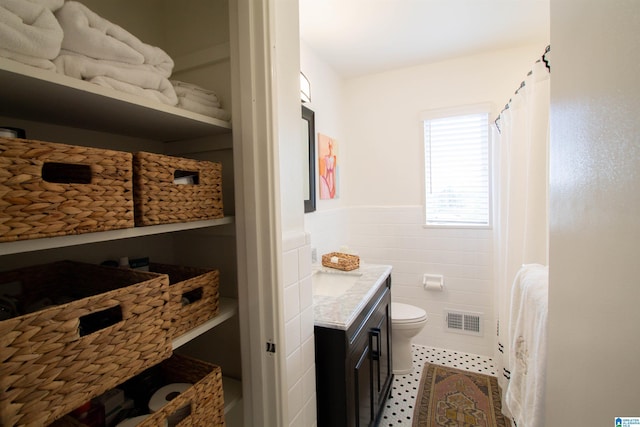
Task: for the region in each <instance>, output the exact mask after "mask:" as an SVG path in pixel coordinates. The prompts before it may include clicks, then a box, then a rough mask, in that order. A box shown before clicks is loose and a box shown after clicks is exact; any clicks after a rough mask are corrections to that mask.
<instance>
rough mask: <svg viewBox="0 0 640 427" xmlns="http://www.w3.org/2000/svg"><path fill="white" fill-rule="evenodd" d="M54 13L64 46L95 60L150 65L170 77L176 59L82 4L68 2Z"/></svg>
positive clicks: (164, 75)
mask: <svg viewBox="0 0 640 427" xmlns="http://www.w3.org/2000/svg"><path fill="white" fill-rule="evenodd" d="M55 15H56V18H58V21H59V22H60V25H61V26H62V29H63V30H64V39H63V40H62V47H63V48H64V49H67V50H70V51H72V52H76V53H79V54H82V55H85V56H88V57H90V58H94V59H101V60H102V59H104V60H109V61H116V62H124V63H127V64H132V65H141V64H148V65H151V66H153V68H154V69H155V70H156V72H158V73H159V74H160V75H162V76H163V77H167V78H168V77H169V76H170V75H171V72H172V71H173V65H174V62H173V59H171V57H170V56H169V55H168V54H167V53H166V52H165V51H163V50H162V49H160V48H159V47H155V46H151V45H148V44H146V43H144V42H142V41H141V40H140V39H138V38H137V37H136V36H134V35H133V34H131V33H130V32H128V31H127V30H125V29H124V28H122V27H120V26H119V25H117V24H114V23H112V22H110V21H108V20H106V19H104V18H102V17H101V16H99V15H98V14H97V13H95V12H93V11H92V10H90V9H89V8H88V7H86V6H85V5H83V4H81V3H78V2H76V1H67V2H65V4H64V6H62V8H60V9H59V10H58V11H57V12H56V14H55Z"/></svg>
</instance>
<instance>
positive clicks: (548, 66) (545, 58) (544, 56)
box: [493, 45, 551, 133]
mask: <svg viewBox="0 0 640 427" xmlns="http://www.w3.org/2000/svg"><path fill="white" fill-rule="evenodd" d="M550 53H551V45H547V47H546V48H545V50H544V53H543V54H542V56H541V57H540V58H539V59H538V60H537V61H536V64H537V63H538V62H544V66H545V68H546V69H547V70H548V72H549V73H551V63H550V58H549V56H550ZM531 74H533V70H529V72H528V73H527V76H530V75H531ZM525 86H526V83H525V82H524V80H523V81H522V82H521V83H520V87H518V89H516V91H515V93H514V95H517V94H518V92H520V89H522V88H523V87H525ZM512 99H513V98H512ZM512 99H509V102H507V103H506V104H505V106H504V108H503V109H502V110H501V111H500V114H498V117H496V119H495V120H494V122H493V123H494V124H495V125H496V128H497V129H498V132H499V133H501V132H502V131H501V129H500V117H501V116H502V113H504V112H505V111H506V110H508V109H509V106H510V105H511V101H512Z"/></svg>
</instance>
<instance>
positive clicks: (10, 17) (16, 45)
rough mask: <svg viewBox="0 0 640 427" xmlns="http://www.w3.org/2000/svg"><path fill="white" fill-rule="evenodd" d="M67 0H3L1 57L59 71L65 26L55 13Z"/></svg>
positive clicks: (0, 22)
mask: <svg viewBox="0 0 640 427" xmlns="http://www.w3.org/2000/svg"><path fill="white" fill-rule="evenodd" d="M63 4H64V0H0V56H3V57H5V58H10V59H13V60H14V61H18V62H22V63H24V64H28V65H32V66H34V67H39V68H44V69H47V70H55V68H56V67H55V65H54V64H53V62H51V61H52V60H53V59H54V58H56V57H57V56H58V54H59V53H60V46H61V45H62V37H63V33H62V28H61V27H60V24H59V23H58V20H57V19H56V17H55V16H54V14H53V13H54V12H55V11H56V10H58V9H60V8H61V7H62V5H63Z"/></svg>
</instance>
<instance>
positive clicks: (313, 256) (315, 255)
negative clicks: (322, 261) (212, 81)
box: [311, 248, 318, 264]
mask: <svg viewBox="0 0 640 427" xmlns="http://www.w3.org/2000/svg"><path fill="white" fill-rule="evenodd" d="M316 262H318V248H311V264H315V263H316Z"/></svg>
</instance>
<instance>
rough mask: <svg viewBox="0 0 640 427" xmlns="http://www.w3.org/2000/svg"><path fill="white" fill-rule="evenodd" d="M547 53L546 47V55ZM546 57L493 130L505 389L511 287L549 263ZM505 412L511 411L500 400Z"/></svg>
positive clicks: (501, 374) (504, 385)
mask: <svg viewBox="0 0 640 427" xmlns="http://www.w3.org/2000/svg"><path fill="white" fill-rule="evenodd" d="M548 52H549V49H548V48H547V53H546V54H545V55H548ZM547 59H548V57H543V58H542V59H541V60H539V61H538V62H536V63H535V64H534V67H533V69H532V70H531V72H530V73H529V75H527V77H526V79H525V80H524V82H523V84H522V85H521V87H520V89H518V91H517V92H516V94H515V95H514V97H513V98H512V99H511V100H510V101H509V104H507V108H505V110H503V112H502V113H501V114H500V117H498V119H497V120H496V122H495V126H493V136H494V141H496V144H495V149H494V155H495V163H494V164H495V166H496V168H495V175H494V176H495V186H494V188H495V194H496V195H497V196H496V222H495V224H496V226H495V248H496V256H495V259H496V265H495V277H496V286H497V290H496V307H497V310H496V315H497V317H498V322H499V327H498V351H497V352H496V359H497V360H496V362H497V366H498V370H499V372H498V382H499V384H500V386H501V388H502V391H503V396H504V391H505V390H506V388H507V385H508V381H509V380H508V378H509V374H510V370H511V369H510V366H511V364H510V363H511V361H510V357H509V353H510V350H511V349H510V348H509V327H508V325H509V313H510V303H511V288H512V285H513V282H514V279H515V277H516V274H517V272H518V270H519V269H520V268H521V267H522V265H523V264H533V263H537V264H542V265H547V264H548V236H549V231H548V193H549V192H548V183H549V179H548V176H549V175H548V147H549V80H550V76H549V69H548V68H547V66H548V62H547ZM503 411H504V412H505V414H507V415H509V416H510V412H509V410H508V408H507V407H506V405H505V402H504V399H503Z"/></svg>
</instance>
